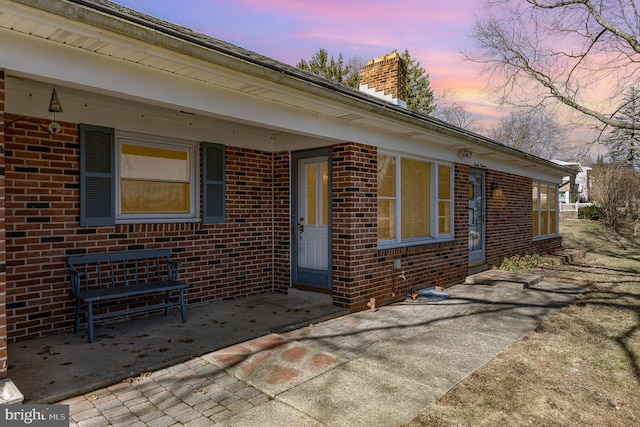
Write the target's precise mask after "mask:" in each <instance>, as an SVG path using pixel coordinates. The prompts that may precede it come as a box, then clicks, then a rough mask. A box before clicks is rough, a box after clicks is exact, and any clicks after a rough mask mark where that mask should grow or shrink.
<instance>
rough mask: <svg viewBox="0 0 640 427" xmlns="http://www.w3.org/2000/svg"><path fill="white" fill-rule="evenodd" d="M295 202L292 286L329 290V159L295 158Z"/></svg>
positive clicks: (321, 157)
mask: <svg viewBox="0 0 640 427" xmlns="http://www.w3.org/2000/svg"><path fill="white" fill-rule="evenodd" d="M293 160H294V162H295V167H294V169H296V176H295V185H294V187H297V190H296V197H295V199H296V201H295V206H294V207H293V214H292V221H293V223H292V240H293V245H292V246H293V248H292V249H293V250H294V251H295V252H294V266H293V281H294V284H299V285H307V286H314V287H320V288H327V289H328V288H330V276H329V271H330V253H331V242H330V238H329V230H330V229H329V225H330V202H331V200H330V194H329V188H330V186H329V180H330V171H329V158H328V156H314V157H302V156H301V155H294V159H293Z"/></svg>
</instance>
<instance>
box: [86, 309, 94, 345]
mask: <svg viewBox="0 0 640 427" xmlns="http://www.w3.org/2000/svg"><path fill="white" fill-rule="evenodd" d="M87 331H88V332H89V343H92V342H93V303H91V302H88V303H87Z"/></svg>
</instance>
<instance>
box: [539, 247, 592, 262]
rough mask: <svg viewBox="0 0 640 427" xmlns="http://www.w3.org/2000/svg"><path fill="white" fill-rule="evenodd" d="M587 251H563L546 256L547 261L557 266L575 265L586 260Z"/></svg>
mask: <svg viewBox="0 0 640 427" xmlns="http://www.w3.org/2000/svg"><path fill="white" fill-rule="evenodd" d="M586 255H587V251H586V250H584V249H563V250H561V251H556V252H552V253H550V254H547V255H545V256H544V258H545V259H547V260H549V261H551V262H553V263H554V264H557V265H567V264H573V263H574V262H575V261H577V260H579V259H581V258H584V257H585V256H586Z"/></svg>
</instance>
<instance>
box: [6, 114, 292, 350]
mask: <svg viewBox="0 0 640 427" xmlns="http://www.w3.org/2000/svg"><path fill="white" fill-rule="evenodd" d="M15 119H18V117H15V116H12V115H10V114H7V115H6V117H5V120H7V121H11V120H15ZM41 122H42V123H48V121H47V120H44V119H42V120H41ZM61 124H62V127H63V130H62V132H61V133H59V134H57V135H55V137H50V136H49V134H48V133H46V132H43V130H42V129H41V128H39V127H38V126H37V125H36V124H34V123H32V122H29V121H24V120H18V121H16V122H15V123H13V124H12V126H10V127H9V128H8V129H7V130H6V152H5V159H6V185H7V194H6V195H7V200H6V214H7V284H8V286H7V306H6V308H7V316H8V318H9V322H8V336H9V339H10V340H11V341H14V340H17V339H22V338H26V337H34V336H41V335H46V334H48V333H51V332H57V331H59V330H70V329H71V328H72V325H73V307H74V300H73V299H71V298H70V297H69V296H68V292H69V282H68V277H67V276H68V274H67V267H66V259H67V256H69V255H71V254H80V253H86V252H97V251H106V250H124V249H141V248H169V249H171V250H172V252H173V257H174V258H175V259H176V260H177V261H180V262H182V266H181V274H180V277H181V279H182V280H185V281H187V282H189V283H191V284H192V285H193V286H192V287H191V288H190V289H189V290H188V291H187V293H186V299H187V301H188V303H189V304H194V303H200V302H205V301H211V300H214V299H222V298H233V297H237V296H241V295H251V294H257V293H262V292H267V291H271V290H273V288H274V283H273V277H274V275H273V268H274V263H273V253H274V247H273V244H272V243H273V240H272V239H273V234H274V224H276V223H278V222H280V223H281V222H282V221H283V219H282V212H283V208H282V206H288V203H289V200H288V191H287V193H283V192H282V186H280V187H279V194H278V196H279V203H278V204H277V205H275V208H274V203H273V199H274V191H273V188H274V186H273V179H274V178H273V177H274V173H273V165H274V162H273V154H271V153H265V152H259V151H253V150H248V149H240V148H234V147H227V151H226V156H227V219H226V222H225V223H223V224H210V225H203V224H200V223H194V224H136V225H116V226H110V227H80V226H79V222H78V216H79V172H78V168H79V151H78V149H79V143H78V128H77V125H76V124H72V123H64V122H62V123H61ZM278 159H279V160H278V162H277V163H278V165H279V169H280V173H281V174H283V170H284V169H286V168H284V167H282V164H283V163H286V162H287V161H288V159H287V158H286V156H282V155H281V156H280V157H279V158H278ZM278 180H279V182H280V183H282V182H284V181H287V180H288V177H284V176H280V177H279V178H278ZM276 211H277V212H276ZM280 227H282V226H281V225H280ZM280 235H282V233H281V232H280ZM280 250H282V248H280ZM284 250H286V248H285V249H284ZM281 258H282V255H281ZM282 268H283V267H282V265H280V266H279V270H282ZM285 280H286V279H278V283H279V285H278V288H279V289H280V290H282V287H283V286H282V283H283V282H284V281H285Z"/></svg>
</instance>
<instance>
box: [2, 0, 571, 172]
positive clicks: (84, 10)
mask: <svg viewBox="0 0 640 427" xmlns="http://www.w3.org/2000/svg"><path fill="white" fill-rule="evenodd" d="M20 5H22V7H20ZM34 9H36V10H38V11H40V13H34V12H33V10H34ZM52 15H53V16H52ZM0 29H7V30H11V31H16V32H19V33H21V34H23V35H30V36H32V37H37V38H40V39H46V40H48V41H50V42H54V43H59V44H64V45H66V46H72V47H75V48H78V49H82V50H84V51H87V52H92V53H93V54H97V55H107V56H110V57H114V58H118V59H120V60H122V61H128V62H132V63H137V64H141V65H145V66H148V67H151V68H154V69H156V70H161V71H166V72H169V73H174V74H177V75H180V76H182V77H186V78H191V79H194V80H198V81H201V82H206V83H209V84H213V85H216V86H220V87H224V88H227V89H230V90H233V91H237V92H242V93H246V94H249V95H252V96H256V97H260V98H263V99H266V100H269V101H272V102H276V103H280V104H285V105H289V106H292V107H295V108H298V109H303V110H307V111H310V112H313V113H315V114H320V115H325V116H327V117H330V118H333V119H339V120H344V121H348V122H353V123H357V124H359V125H363V126H369V127H374V128H378V129H381V130H383V131H384V132H390V133H396V134H398V135H401V136H403V137H405V138H411V139H413V140H416V141H425V142H426V141H428V142H431V143H436V144H440V145H443V146H449V147H452V148H454V149H459V150H462V149H467V150H471V151H472V152H474V153H475V154H478V155H483V156H490V157H493V158H495V159H502V160H507V161H510V162H517V163H518V164H519V165H520V166H521V167H524V168H530V169H542V170H546V171H548V172H551V173H558V172H560V173H563V174H566V173H567V169H566V168H565V167H563V166H561V165H558V164H555V163H552V162H550V161H547V160H544V159H541V158H539V157H536V156H533V155H530V154H527V153H524V152H521V151H519V150H515V149H512V148H510V147H507V146H505V145H502V144H499V143H497V142H495V141H493V140H491V139H489V138H486V137H483V136H481V135H477V134H475V133H473V132H470V131H467V130H464V129H461V128H458V127H456V126H453V125H450V124H448V123H445V122H443V121H440V120H437V119H435V118H432V117H427V116H424V115H421V114H417V113H415V112H413V111H411V110H407V109H404V108H401V107H398V106H396V105H394V104H391V103H387V102H385V101H382V100H379V99H377V98H375V97H372V96H369V95H367V94H364V93H362V92H360V91H359V90H357V89H354V88H350V87H345V86H341V85H336V84H334V83H332V82H331V81H329V80H326V79H323V78H321V77H319V76H316V75H314V74H311V73H308V72H305V71H302V70H300V69H298V68H296V67H292V66H289V65H287V64H284V63H281V62H279V61H276V60H273V59H271V58H267V57H265V56H262V55H259V54H257V53H254V52H251V51H248V50H245V49H242V48H240V47H238V46H235V45H232V44H229V43H226V42H224V41H221V40H218V39H215V38H212V37H209V36H206V35H204V34H200V33H196V32H194V31H191V30H189V29H187V28H184V27H181V26H178V25H175V24H171V23H168V22H166V21H162V20H159V19H156V18H153V17H150V16H147V15H144V14H141V13H139V12H136V11H133V10H131V9H128V8H126V7H123V6H120V5H117V4H114V3H111V2H109V1H104V0H0Z"/></svg>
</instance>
